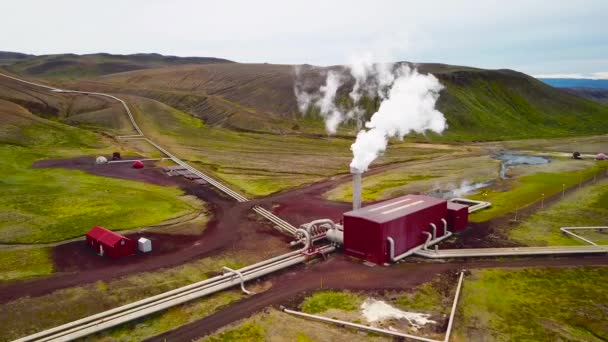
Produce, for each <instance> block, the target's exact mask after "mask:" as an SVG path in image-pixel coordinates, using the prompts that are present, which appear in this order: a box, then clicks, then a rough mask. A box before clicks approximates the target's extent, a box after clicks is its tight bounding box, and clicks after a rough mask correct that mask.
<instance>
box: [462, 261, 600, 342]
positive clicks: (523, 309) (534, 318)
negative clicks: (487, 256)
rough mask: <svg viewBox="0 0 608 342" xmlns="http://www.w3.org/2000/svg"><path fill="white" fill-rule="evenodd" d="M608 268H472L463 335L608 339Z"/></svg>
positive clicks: (475, 337) (510, 338)
mask: <svg viewBox="0 0 608 342" xmlns="http://www.w3.org/2000/svg"><path fill="white" fill-rule="evenodd" d="M607 281H608V268H606V267H598V268H589V267H580V268H566V269H564V268H547V269H519V270H503V269H489V270H476V271H473V274H472V276H470V277H467V279H466V280H465V281H464V285H463V291H462V298H461V313H462V317H461V319H460V320H459V321H460V322H461V323H459V324H457V325H456V327H457V332H458V334H459V335H461V336H462V339H463V340H471V339H473V340H487V339H497V340H501V341H524V340H525V341H601V340H606V339H608V325H606V321H607V320H608V310H607V309H606V306H605V303H608V292H607V291H605V284H606V282H607Z"/></svg>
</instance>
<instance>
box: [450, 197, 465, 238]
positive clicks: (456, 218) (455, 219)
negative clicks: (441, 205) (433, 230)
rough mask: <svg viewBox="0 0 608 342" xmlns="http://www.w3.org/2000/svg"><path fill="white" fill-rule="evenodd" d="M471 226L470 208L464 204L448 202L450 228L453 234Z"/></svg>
mask: <svg viewBox="0 0 608 342" xmlns="http://www.w3.org/2000/svg"><path fill="white" fill-rule="evenodd" d="M468 224H469V207H468V206H467V205H464V204H459V203H454V202H448V227H449V228H450V230H451V231H453V232H461V231H463V230H465V229H466V228H467V225H468Z"/></svg>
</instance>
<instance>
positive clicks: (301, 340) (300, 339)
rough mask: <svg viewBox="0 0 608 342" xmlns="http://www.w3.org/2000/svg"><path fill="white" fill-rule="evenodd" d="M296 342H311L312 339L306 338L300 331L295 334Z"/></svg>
mask: <svg viewBox="0 0 608 342" xmlns="http://www.w3.org/2000/svg"><path fill="white" fill-rule="evenodd" d="M296 341H297V342H313V341H312V339H311V338H310V337H308V335H306V334H305V333H303V332H301V331H298V332H297V335H296Z"/></svg>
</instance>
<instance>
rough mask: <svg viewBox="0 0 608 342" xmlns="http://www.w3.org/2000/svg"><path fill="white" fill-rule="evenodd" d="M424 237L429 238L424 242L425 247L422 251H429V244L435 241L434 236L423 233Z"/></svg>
mask: <svg viewBox="0 0 608 342" xmlns="http://www.w3.org/2000/svg"><path fill="white" fill-rule="evenodd" d="M422 235H426V236H427V238H426V241H425V242H424V247H422V249H427V248H429V242H430V241H431V240H433V235H432V234H431V233H429V232H422Z"/></svg>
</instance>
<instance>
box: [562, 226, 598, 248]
mask: <svg viewBox="0 0 608 342" xmlns="http://www.w3.org/2000/svg"><path fill="white" fill-rule="evenodd" d="M595 229H597V230H601V229H608V227H606V226H594V227H561V228H560V230H561V231H562V233H565V234H569V235H572V236H574V237H575V238H577V239H580V240H582V241H585V242H587V243H588V244H591V245H594V246H597V244H596V243H595V242H593V241H591V240H589V239H587V238H584V237H582V236H580V235H578V234H575V233H573V232H571V231H570V230H595Z"/></svg>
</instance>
